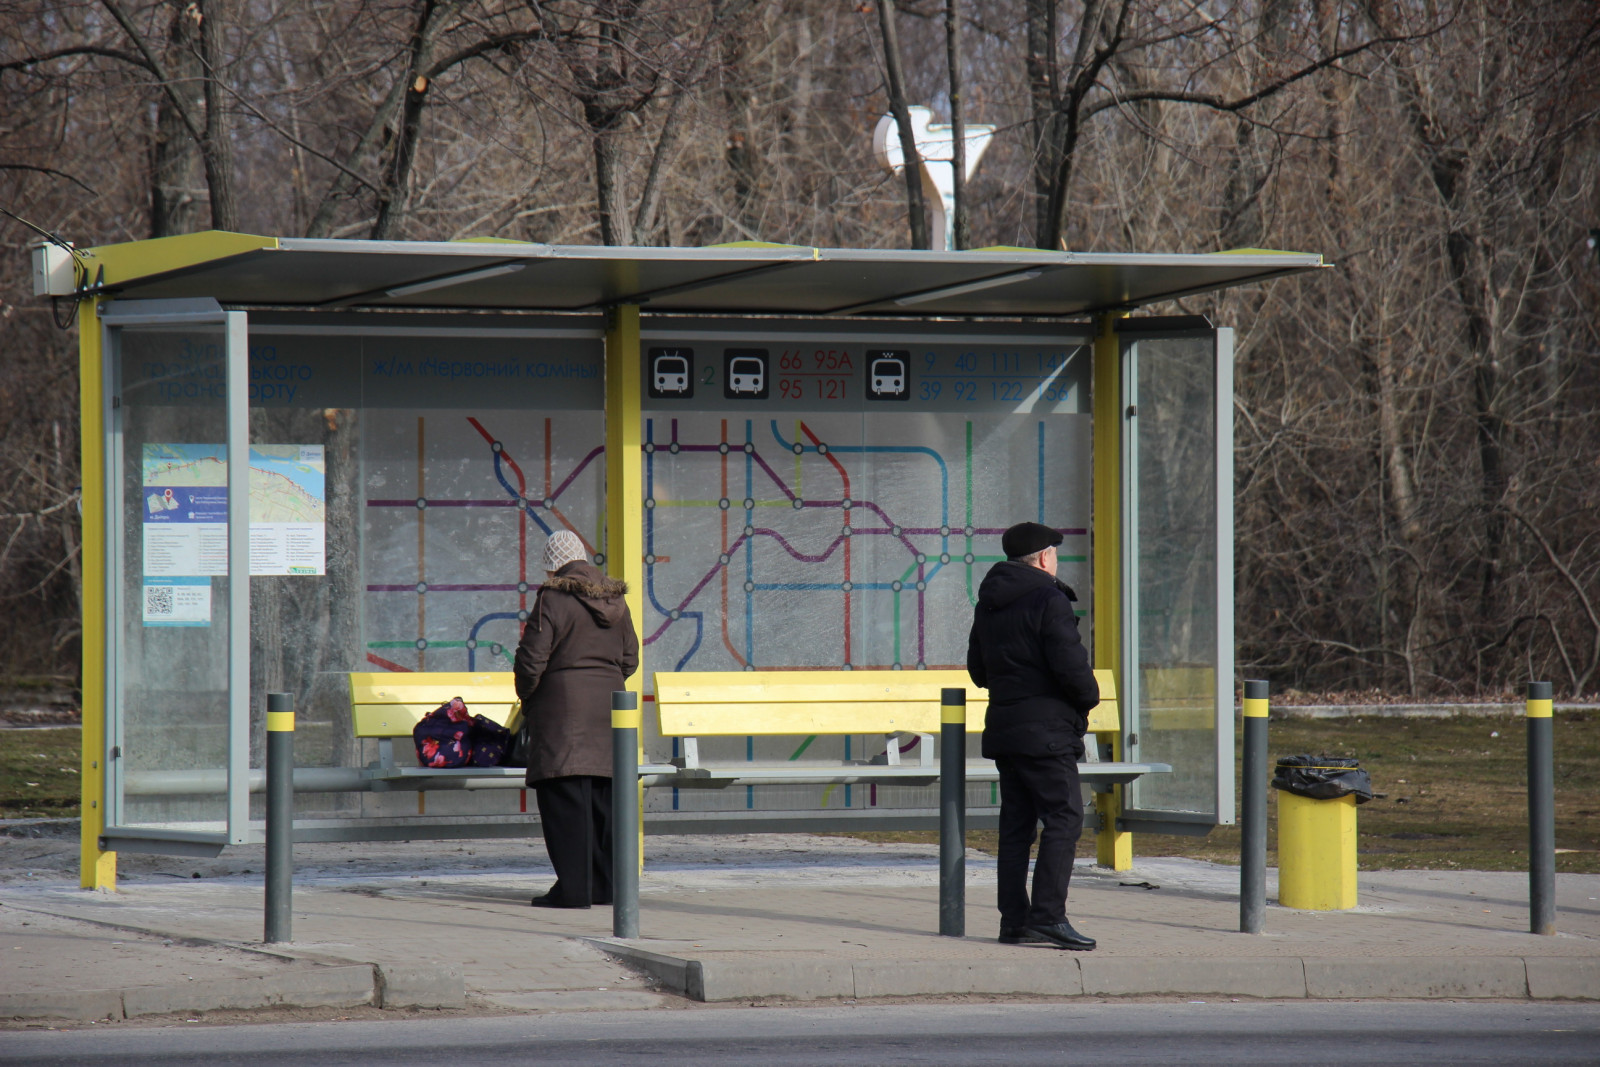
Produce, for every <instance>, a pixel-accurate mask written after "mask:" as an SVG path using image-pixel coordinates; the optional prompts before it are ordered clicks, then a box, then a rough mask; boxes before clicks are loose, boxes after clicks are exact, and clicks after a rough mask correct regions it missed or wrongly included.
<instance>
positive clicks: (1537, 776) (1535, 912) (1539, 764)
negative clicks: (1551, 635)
mask: <svg viewBox="0 0 1600 1067" xmlns="http://www.w3.org/2000/svg"><path fill="white" fill-rule="evenodd" d="M1551 697H1552V693H1551V688H1550V683H1549V682H1529V683H1528V705H1527V712H1528V928H1529V929H1530V930H1531V931H1533V932H1534V933H1536V934H1554V933H1555V932H1556V789H1555V758H1554V744H1555V737H1554V734H1555V729H1554V727H1555V716H1554V711H1555V705H1554V703H1553V702H1552V699H1551Z"/></svg>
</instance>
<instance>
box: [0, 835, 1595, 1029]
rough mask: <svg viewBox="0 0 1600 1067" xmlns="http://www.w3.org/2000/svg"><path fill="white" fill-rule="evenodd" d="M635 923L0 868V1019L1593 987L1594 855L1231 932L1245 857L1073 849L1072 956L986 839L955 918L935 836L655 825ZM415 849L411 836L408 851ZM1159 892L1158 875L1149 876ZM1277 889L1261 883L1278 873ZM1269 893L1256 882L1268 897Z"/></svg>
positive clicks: (523, 904)
mask: <svg viewBox="0 0 1600 1067" xmlns="http://www.w3.org/2000/svg"><path fill="white" fill-rule="evenodd" d="M651 845H652V849H651V853H650V855H651V859H650V862H649V864H648V865H647V868H646V871H645V873H644V876H643V879H642V882H641V898H640V933H641V936H640V937H638V938H634V939H629V940H626V941H624V940H619V939H617V938H614V937H612V936H611V920H612V916H611V911H610V909H609V908H592V909H582V910H571V911H567V910H552V909H543V908H538V909H536V908H530V907H529V906H528V899H529V897H530V896H532V895H533V894H534V893H536V892H539V891H542V890H543V889H544V888H546V887H547V886H548V883H549V876H548V873H547V872H546V871H541V870H539V869H537V868H534V869H529V868H528V867H527V866H526V865H525V864H524V863H523V858H524V857H525V852H526V846H525V845H524V846H523V850H524V851H523V853H521V854H515V855H513V854H507V856H502V857H500V859H501V860H502V861H503V862H496V859H495V854H493V853H492V852H486V853H483V854H482V855H480V856H479V857H477V859H478V860H481V861H482V862H475V863H473V864H471V865H462V864H460V863H453V864H446V865H444V868H443V869H442V870H441V869H433V870H429V869H422V868H421V866H420V861H419V867H416V868H413V870H412V872H411V873H401V872H400V871H397V870H396V869H395V868H394V865H393V864H392V863H391V862H390V860H389V859H385V860H383V861H382V863H381V865H379V866H378V867H376V868H375V869H368V870H362V869H360V868H359V865H351V864H348V863H346V864H344V865H342V866H333V865H328V866H321V867H318V866H316V865H308V868H309V869H302V870H301V871H300V872H299V873H298V874H297V881H296V887H295V891H294V897H293V908H292V926H293V936H294V940H293V941H290V942H287V943H284V944H277V945H270V946H268V945H262V944H261V942H260V938H261V933H262V928H263V909H264V897H263V890H262V886H261V882H260V878H259V876H255V877H250V876H244V875H242V874H241V875H227V876H223V877H213V878H205V879H199V880H194V879H188V880H183V879H162V880H149V881H140V882H134V883H131V884H126V885H124V887H123V888H122V889H121V890H120V891H119V892H116V893H92V892H84V891H82V890H79V889H77V888H76V887H75V886H73V885H71V884H64V883H63V882H61V881H60V880H56V881H54V882H52V883H49V884H38V883H37V882H35V881H29V882H24V883H18V882H13V883H12V884H9V885H0V952H4V954H5V962H6V964H8V966H6V967H3V968H0V1017H14V1018H44V1017H56V1018H65V1019H93V1018H107V1017H109V1018H127V1017H132V1016H135V1015H142V1014H149V1013H158V1014H159V1013H169V1012H173V1011H183V1012H199V1011H207V1010H223V1009H239V1008H246V1007H271V1006H275V1005H276V1006H288V1005H318V1004H321V1005H328V1006H347V1005H357V1004H370V1005H376V1006H380V1007H385V1008H398V1007H428V1008H454V1009H457V1010H460V1009H462V1008H465V1009H466V1010H472V1007H473V1005H482V1006H487V1007H489V1008H493V1009H494V1010H514V1011H573V1010H607V1009H616V1008H639V1009H650V1008H661V1007H667V1006H676V1005H681V1004H682V1003H683V1000H682V999H679V998H690V999H693V1000H701V1001H708V1002H718V1001H720V1002H737V1001H742V1000H746V1001H769V1000H774V999H790V1000H817V999H847V1000H860V999H868V998H880V997H885V998H887V997H944V996H960V995H985V996H995V997H1006V996H1024V997H1069V996H1082V995H1090V996H1196V995H1204V996H1234V997H1265V998H1301V997H1308V996H1309V997H1328V998H1350V997H1449V998H1462V997H1513V998H1527V997H1537V998H1580V999H1600V900H1596V898H1600V876H1597V875H1561V876H1559V878H1558V879H1557V907H1558V913H1557V925H1558V928H1559V929H1560V931H1561V932H1560V933H1559V934H1558V935H1557V936H1554V937H1540V936H1536V935H1533V934H1531V933H1529V932H1528V930H1527V923H1528V915H1527V906H1526V892H1527V879H1526V876H1525V875H1520V874H1493V873H1477V872H1431V871H1398V872H1374V873H1370V874H1363V875H1362V876H1361V878H1360V905H1359V906H1358V907H1356V908H1354V909H1351V910H1349V911H1344V912H1302V911H1295V910H1292V909H1285V908H1281V907H1278V906H1276V905H1269V907H1268V909H1267V913H1266V921H1265V931H1266V932H1265V933H1263V934H1262V935H1258V936H1252V935H1247V934H1241V933H1239V932H1237V927H1238V901H1237V897H1236V892H1237V884H1238V870H1237V868H1231V867H1225V866H1219V865H1213V864H1205V863H1198V862H1195V861H1188V860H1141V861H1139V862H1138V863H1137V864H1136V866H1135V869H1134V870H1132V871H1125V872H1111V871H1106V870H1102V869H1099V868H1094V867H1090V866H1080V868H1079V869H1078V871H1077V873H1076V875H1075V877H1074V882H1073V890H1072V897H1071V900H1070V902H1069V913H1070V915H1071V917H1072V921H1073V923H1074V925H1075V926H1077V927H1078V928H1079V929H1080V930H1082V931H1084V932H1085V933H1087V934H1089V935H1090V936H1092V937H1095V938H1098V939H1099V942H1100V945H1099V948H1098V949H1097V950H1095V951H1093V952H1089V953H1078V952H1064V951H1061V950H1059V949H1056V948H1055V947H1054V946H1051V945H1001V944H999V943H998V942H997V941H995V940H994V933H995V931H996V929H997V920H998V916H997V913H996V912H995V910H994V905H993V899H994V864H993V860H992V859H991V858H988V857H984V856H981V855H979V854H977V853H970V854H969V856H968V863H967V900H966V904H967V907H966V912H965V917H966V932H967V936H965V937H959V938H952V937H941V936H939V934H938V933H937V929H938V921H939V918H938V917H939V907H938V903H939V900H938V897H939V893H938V854H937V848H936V847H930V846H911V845H898V846H884V845H878V844H871V843H867V842H860V841H855V840H853V839H837V838H810V837H797V836H795V835H752V836H749V837H745V838H739V839H732V840H730V839H720V840H716V841H711V842H708V841H707V839H704V838H701V839H681V840H678V841H676V842H675V841H674V840H671V839H651ZM418 854H419V855H420V850H419V853H418ZM1149 887H1157V888H1149ZM1269 892H1270V890H1269ZM1269 900H1270V896H1269Z"/></svg>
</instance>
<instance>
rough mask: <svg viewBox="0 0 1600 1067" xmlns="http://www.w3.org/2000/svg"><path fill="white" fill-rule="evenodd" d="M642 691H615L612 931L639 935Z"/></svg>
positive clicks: (612, 726)
mask: <svg viewBox="0 0 1600 1067" xmlns="http://www.w3.org/2000/svg"><path fill="white" fill-rule="evenodd" d="M642 724H643V717H642V716H641V715H640V713H639V694H638V693H631V692H629V691H627V690H625V689H619V690H617V691H616V692H614V693H612V694H611V934H612V936H613V937H627V938H634V937H638V936H639V727H640V726H641V725H642Z"/></svg>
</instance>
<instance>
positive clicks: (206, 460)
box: [111, 325, 229, 831]
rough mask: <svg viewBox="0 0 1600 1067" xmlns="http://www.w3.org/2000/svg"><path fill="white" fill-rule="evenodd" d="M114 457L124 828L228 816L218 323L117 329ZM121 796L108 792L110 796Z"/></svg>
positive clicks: (211, 824) (213, 826) (222, 820)
mask: <svg viewBox="0 0 1600 1067" xmlns="http://www.w3.org/2000/svg"><path fill="white" fill-rule="evenodd" d="M112 334H113V346H114V347H113V353H114V354H113V360H114V366H113V374H114V378H115V380H116V381H117V382H119V383H120V384H119V387H118V392H117V395H118V396H119V397H120V400H121V403H120V407H119V408H118V409H117V410H116V412H115V415H116V418H115V421H114V428H113V444H112V450H111V457H112V462H113V463H115V464H116V467H117V469H116V475H115V481H114V485H113V489H112V492H113V497H114V502H115V504H116V507H117V509H118V511H119V512H120V516H121V523H122V536H121V555H120V559H118V560H117V561H116V564H117V574H116V576H115V578H114V582H115V583H116V584H115V587H114V591H113V596H114V598H115V599H114V603H115V605H116V611H117V615H118V616H119V617H118V618H117V619H116V622H115V623H114V625H116V626H117V645H116V647H117V661H116V664H115V677H116V680H117V682H116V684H117V689H116V692H114V693H113V700H114V702H115V708H116V712H117V714H115V715H114V717H113V723H115V724H117V727H116V728H117V733H116V734H115V736H114V737H113V744H115V745H119V746H120V748H121V757H120V759H119V760H117V761H116V763H114V764H113V766H114V767H115V768H116V772H115V773H116V778H117V779H119V780H120V784H121V791H122V801H121V807H120V810H119V809H116V808H114V809H113V812H112V814H113V817H114V819H115V821H116V822H117V823H118V824H120V825H124V826H153V825H159V826H166V827H170V828H174V829H183V830H208V831H221V830H224V829H225V828H226V820H227V803H226V794H227V765H228V649H229V627H228V566H229V560H228V514H227V508H228V489H227V470H228V466H227V447H226V446H227V427H226V423H225V403H226V396H227V390H226V375H225V370H226V363H225V338H224V333H223V329H222V327H221V326H220V325H217V326H210V325H205V326H182V327H174V326H162V327H133V326H129V327H122V328H120V329H117V330H113V331H112ZM113 803H115V800H113Z"/></svg>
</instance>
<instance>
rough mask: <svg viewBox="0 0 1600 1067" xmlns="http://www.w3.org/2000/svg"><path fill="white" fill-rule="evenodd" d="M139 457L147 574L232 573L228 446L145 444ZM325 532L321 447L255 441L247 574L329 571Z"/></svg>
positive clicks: (251, 476) (324, 476)
mask: <svg viewBox="0 0 1600 1067" xmlns="http://www.w3.org/2000/svg"><path fill="white" fill-rule="evenodd" d="M142 459H143V479H142V483H143V488H142V493H141V495H142V497H143V500H142V502H141V509H142V511H143V517H144V524H143V525H144V573H145V575H146V577H147V578H169V577H210V576H215V575H223V574H227V573H228V461H227V454H226V449H225V448H224V447H223V446H222V445H204V444H146V445H145V446H144V454H143V457H142ZM326 533H327V488H326V465H325V461H324V453H323V449H322V446H321V445H252V446H251V447H250V573H251V574H252V575H273V574H322V573H324V570H325V568H326V544H327V540H326Z"/></svg>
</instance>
